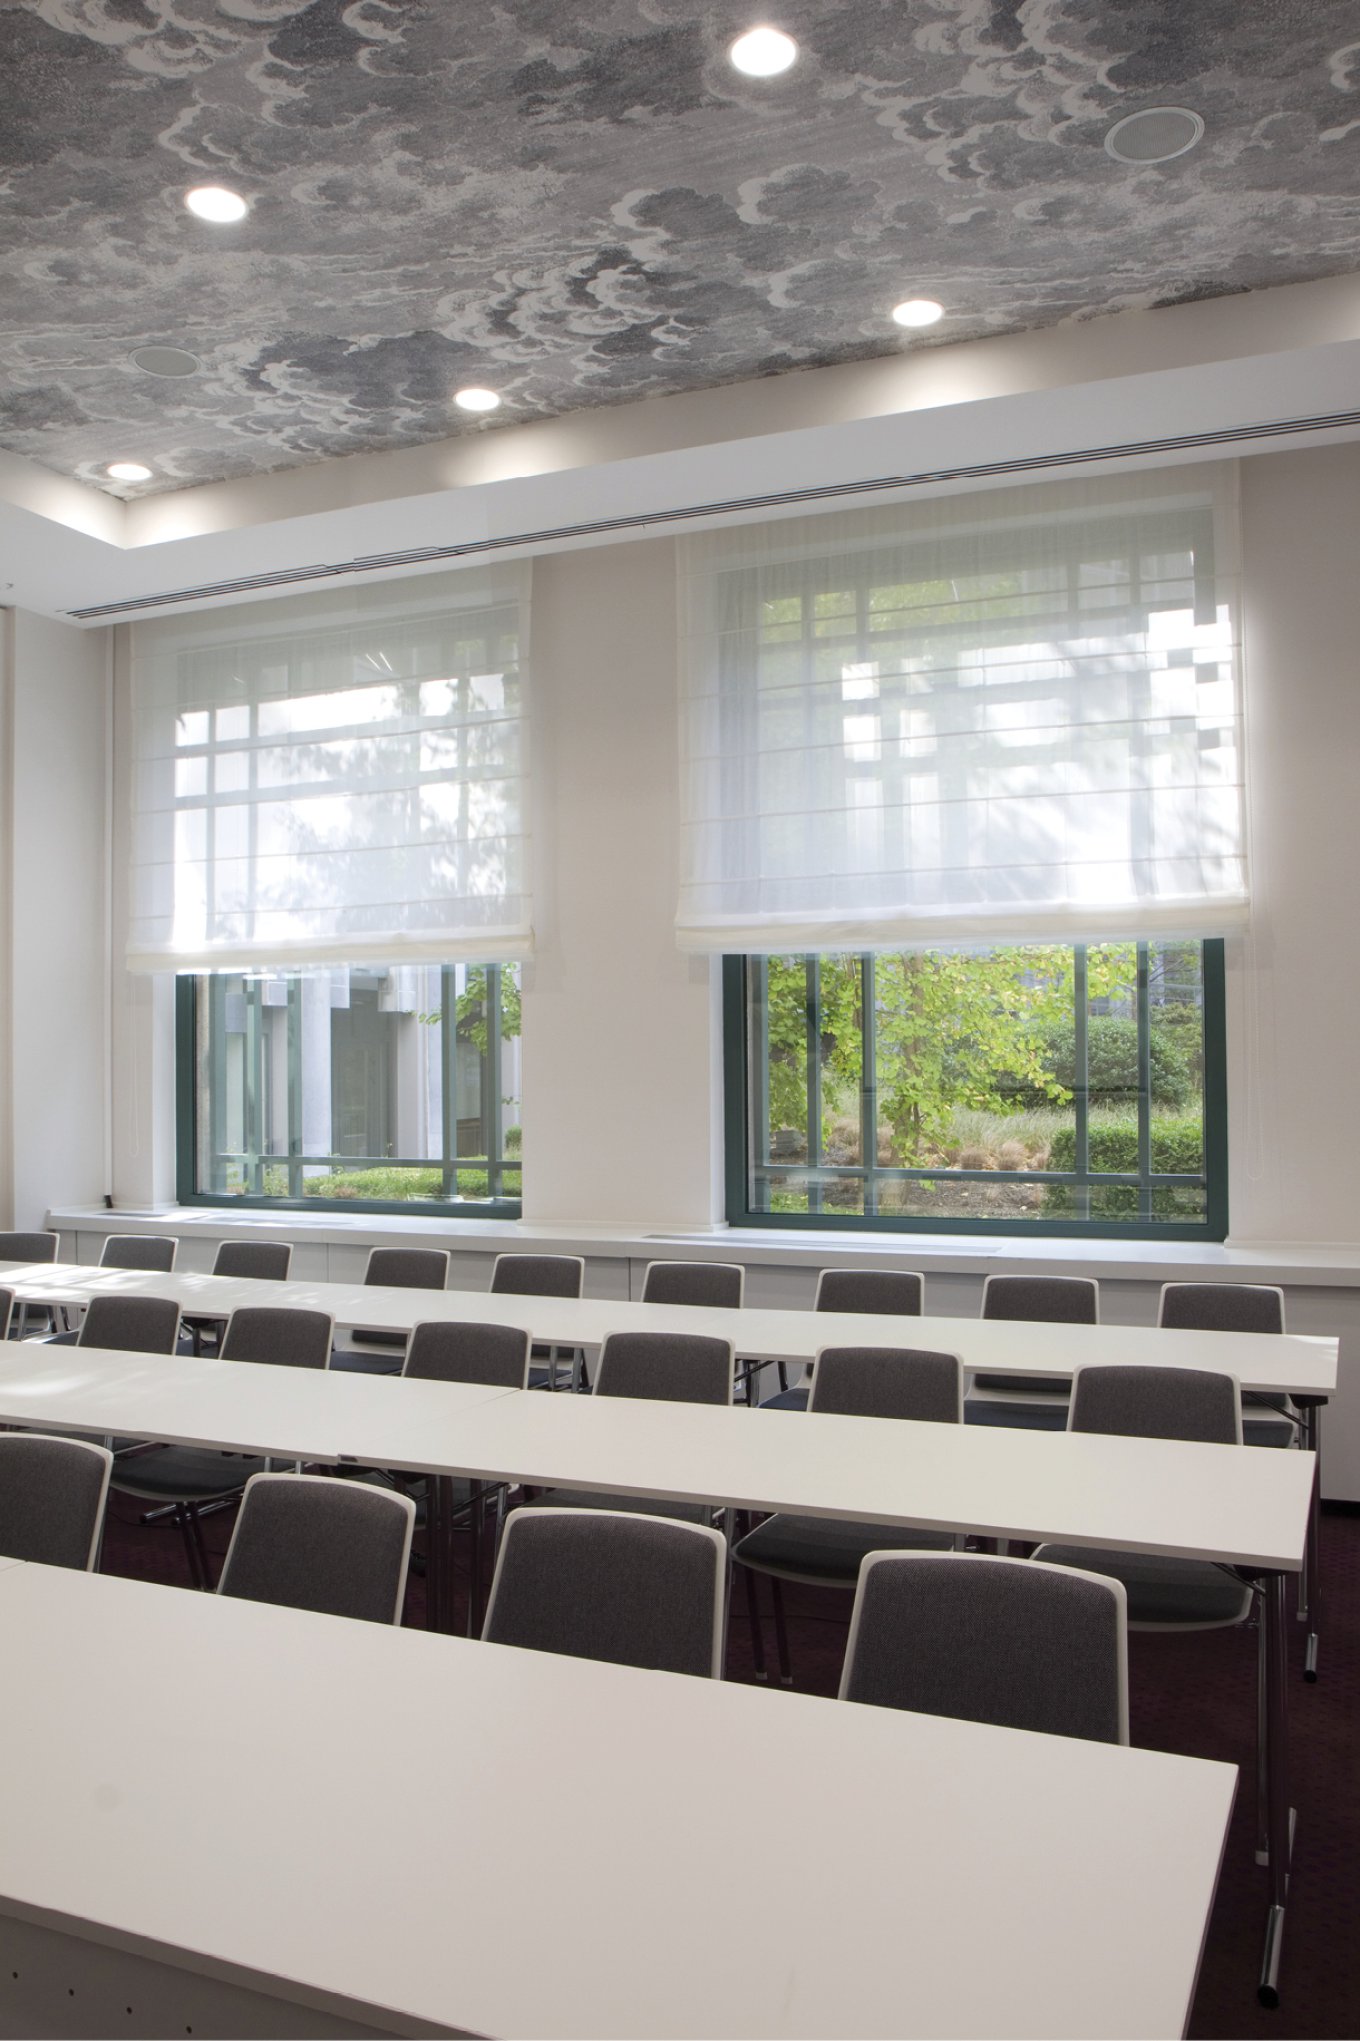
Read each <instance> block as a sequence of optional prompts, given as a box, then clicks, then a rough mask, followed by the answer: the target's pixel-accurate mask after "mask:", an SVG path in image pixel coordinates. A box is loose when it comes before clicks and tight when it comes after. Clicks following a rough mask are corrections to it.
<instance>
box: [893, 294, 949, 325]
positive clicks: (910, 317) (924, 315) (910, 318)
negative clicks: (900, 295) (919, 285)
mask: <svg viewBox="0 0 1360 2041" xmlns="http://www.w3.org/2000/svg"><path fill="white" fill-rule="evenodd" d="M892 315H893V318H894V319H895V320H896V321H897V323H898V325H899V326H933V325H934V324H935V322H936V320H937V319H943V317H944V306H943V305H942V304H940V303H939V302H938V300H937V299H935V298H906V299H904V301H903V302H902V303H901V304H900V305H894V306H893V314H892Z"/></svg>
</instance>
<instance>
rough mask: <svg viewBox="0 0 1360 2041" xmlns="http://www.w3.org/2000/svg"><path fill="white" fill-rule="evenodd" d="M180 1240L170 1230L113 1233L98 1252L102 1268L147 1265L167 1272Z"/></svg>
mask: <svg viewBox="0 0 1360 2041" xmlns="http://www.w3.org/2000/svg"><path fill="white" fill-rule="evenodd" d="M178 1251H179V1242H178V1241H177V1240H176V1239H174V1238H173V1237H172V1236H171V1235H170V1234H168V1233H110V1235H109V1237H108V1239H107V1240H106V1241H105V1242H104V1246H103V1248H102V1250H101V1252H100V1256H99V1266H100V1268H101V1269H146V1270H148V1271H149V1272H150V1273H151V1274H152V1275H158V1276H168V1275H170V1274H172V1272H173V1270H174V1266H175V1256H176V1254H177V1253H178Z"/></svg>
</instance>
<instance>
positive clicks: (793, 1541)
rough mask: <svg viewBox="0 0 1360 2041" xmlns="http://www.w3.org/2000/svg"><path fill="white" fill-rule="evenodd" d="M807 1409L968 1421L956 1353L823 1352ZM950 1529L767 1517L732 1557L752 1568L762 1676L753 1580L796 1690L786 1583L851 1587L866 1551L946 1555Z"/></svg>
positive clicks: (759, 1670) (755, 1617) (758, 1651)
mask: <svg viewBox="0 0 1360 2041" xmlns="http://www.w3.org/2000/svg"><path fill="white" fill-rule="evenodd" d="M808 1408H809V1410H811V1411H813V1412H817V1413H820V1414H822V1415H825V1414H827V1413H828V1412H829V1413H831V1414H832V1415H833V1416H841V1417H887V1418H902V1419H906V1420H908V1421H914V1422H915V1423H918V1424H961V1423H962V1422H963V1363H962V1361H961V1360H960V1359H959V1357H958V1355H957V1354H942V1353H933V1352H929V1351H925V1350H921V1349H918V1348H912V1347H875V1346H862V1347H823V1348H822V1350H821V1352H820V1353H819V1354H818V1356H817V1358H816V1360H815V1362H814V1363H813V1371H812V1389H811V1394H810V1400H809V1404H808ZM953 1545H954V1537H953V1534H952V1533H951V1532H947V1531H913V1530H909V1529H906V1528H904V1529H902V1530H894V1529H893V1528H892V1527H891V1526H889V1525H884V1524H862V1523H855V1522H853V1521H850V1520H845V1519H842V1518H839V1517H800V1516H792V1515H782V1514H781V1515H779V1516H773V1517H767V1518H766V1519H765V1522H764V1523H763V1524H759V1525H758V1526H757V1527H756V1529H755V1530H753V1531H750V1532H748V1534H747V1535H746V1537H744V1538H743V1539H742V1540H741V1542H740V1543H739V1544H738V1545H737V1546H736V1548H735V1550H734V1552H733V1557H734V1559H736V1561H737V1562H738V1564H739V1565H741V1566H742V1567H744V1568H745V1569H746V1595H747V1609H748V1612H749V1614H750V1618H751V1639H752V1646H753V1650H754V1653H755V1662H756V1674H757V1677H758V1678H760V1679H763V1678H764V1677H765V1645H764V1639H763V1636H762V1633H761V1624H760V1613H759V1607H758V1604H757V1600H756V1593H755V1575H756V1574H757V1573H763V1574H767V1575H768V1576H769V1580H770V1590H771V1594H772V1596H773V1600H774V1627H775V1641H776V1644H777V1647H778V1651H779V1677H780V1681H781V1683H782V1684H783V1685H784V1686H790V1685H792V1680H793V1675H792V1670H791V1667H790V1663H789V1642H788V1627H787V1624H786V1623H785V1620H784V1597H783V1593H782V1591H781V1588H780V1582H781V1581H784V1580H793V1581H804V1582H808V1583H811V1584H812V1585H814V1586H817V1587H839V1588H846V1589H853V1588H854V1587H855V1584H856V1582H857V1581H858V1579H859V1572H860V1565H861V1563H862V1561H863V1559H864V1555H865V1553H866V1552H876V1551H884V1550H889V1549H891V1550H893V1551H900V1552H912V1551H930V1552H948V1551H950V1550H952V1549H953Z"/></svg>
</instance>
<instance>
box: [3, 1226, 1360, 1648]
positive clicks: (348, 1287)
mask: <svg viewBox="0 0 1360 2041" xmlns="http://www.w3.org/2000/svg"><path fill="white" fill-rule="evenodd" d="M0 1282H3V1283H4V1284H6V1285H8V1286H9V1287H11V1288H13V1289H14V1291H15V1295H16V1298H17V1299H18V1300H19V1301H21V1302H29V1303H45V1304H60V1305H67V1306H72V1305H75V1306H79V1305H82V1304H87V1303H89V1301H90V1299H91V1298H92V1297H96V1296H109V1295H115V1296H117V1295H124V1296H158V1297H161V1296H163V1297H170V1298H173V1299H174V1300H175V1301H176V1302H177V1303H178V1304H179V1305H180V1307H181V1309H182V1310H183V1311H185V1312H188V1313H190V1314H193V1315H202V1316H204V1317H217V1318H226V1317H227V1316H229V1314H230V1313H231V1312H232V1311H234V1310H235V1309H236V1308H237V1307H238V1306H239V1305H243V1304H276V1305H277V1304H287V1305H292V1306H295V1307H297V1308H302V1309H308V1310H319V1311H327V1312H329V1313H330V1314H331V1316H332V1317H333V1318H334V1319H335V1322H336V1324H337V1325H342V1326H347V1327H349V1328H351V1329H357V1330H361V1331H363V1330H368V1331H374V1332H382V1333H387V1334H393V1333H398V1334H400V1333H407V1332H409V1331H410V1329H411V1327H412V1326H413V1325H416V1324H419V1323H420V1322H421V1320H422V1319H452V1320H468V1319H472V1320H481V1321H484V1322H486V1323H490V1324H498V1325H512V1326H515V1327H517V1328H521V1329H523V1330H524V1331H526V1332H529V1333H531V1334H532V1336H533V1338H534V1339H535V1340H536V1341H538V1342H540V1343H542V1344H545V1345H549V1346H559V1347H579V1348H582V1349H585V1350H587V1351H591V1350H594V1349H596V1348H598V1347H599V1346H600V1344H601V1343H602V1341H603V1340H605V1339H606V1338H607V1337H608V1335H609V1334H610V1333H611V1332H627V1331H656V1332H689V1333H704V1332H707V1333H712V1334H713V1335H714V1336H715V1337H717V1338H720V1339H730V1340H732V1341H733V1342H734V1344H736V1346H737V1349H738V1352H739V1353H740V1354H741V1355H742V1356H743V1357H745V1358H749V1359H750V1360H753V1361H756V1362H760V1363H768V1362H780V1363H785V1364H790V1365H798V1364H800V1363H805V1362H808V1361H811V1360H812V1359H814V1358H815V1356H816V1354H817V1351H818V1349H819V1348H820V1347H823V1346H838V1345H845V1346H858V1345H862V1344H865V1343H867V1342H871V1341H872V1342H881V1343H883V1344H885V1345H895V1346H920V1347H928V1348H934V1349H937V1350H942V1351H945V1352H949V1353H957V1354H958V1355H959V1356H960V1358H961V1359H962V1361H963V1363H964V1365H965V1367H966V1368H968V1369H970V1370H974V1371H976V1370H983V1371H986V1372H988V1373H994V1374H1013V1375H1021V1376H1027V1377H1028V1376H1033V1377H1042V1378H1046V1379H1049V1380H1053V1381H1055V1382H1058V1381H1062V1380H1065V1379H1066V1378H1067V1377H1069V1376H1070V1375H1071V1374H1072V1372H1073V1370H1074V1369H1075V1368H1077V1367H1079V1366H1081V1365H1083V1364H1085V1363H1088V1362H1100V1361H1107V1362H1113V1361H1118V1362H1124V1363H1128V1364H1131V1365H1134V1366H1140V1365H1144V1366H1145V1365H1147V1364H1149V1363H1156V1364H1157V1365H1160V1366H1163V1367H1178V1368H1200V1369H1212V1370H1216V1371H1224V1372H1227V1373H1229V1374H1233V1375H1235V1376H1236V1377H1237V1379H1238V1381H1239V1383H1240V1384H1241V1386H1242V1388H1243V1389H1244V1390H1247V1391H1259V1392H1270V1393H1279V1392H1285V1393H1287V1394H1288V1395H1289V1396H1291V1397H1292V1398H1294V1399H1295V1402H1296V1404H1297V1406H1298V1408H1299V1410H1300V1413H1301V1425H1302V1443H1303V1444H1304V1445H1305V1446H1306V1447H1307V1448H1308V1449H1309V1450H1310V1451H1311V1452H1312V1453H1313V1454H1314V1455H1315V1456H1317V1457H1318V1459H1319V1460H1320V1454H1321V1432H1320V1413H1321V1409H1322V1406H1323V1405H1324V1404H1325V1403H1326V1402H1327V1400H1328V1399H1329V1397H1331V1396H1333V1395H1334V1394H1335V1392H1336V1379H1337V1353H1338V1346H1339V1341H1338V1340H1336V1339H1334V1338H1318V1337H1315V1336H1300V1335H1297V1334H1285V1335H1280V1336H1279V1337H1271V1338H1268V1339H1263V1338H1261V1337H1260V1336H1258V1335H1251V1334H1243V1333H1230V1332H1189V1331H1182V1330H1173V1329H1170V1328H1168V1329H1165V1330H1160V1329H1159V1330H1153V1329H1152V1328H1150V1327H1145V1326H1129V1325H1100V1326H1088V1325H1047V1324H1036V1323H1024V1322H1007V1321H1000V1320H995V1319H992V1320H987V1319H976V1318H972V1319H970V1318H902V1317H894V1316H888V1315H884V1316H877V1315H875V1316H873V1317H871V1318H867V1319H866V1317H865V1316H863V1315H861V1314H857V1313H850V1312H820V1311H818V1312H810V1311H762V1310H748V1309H745V1308H742V1309H720V1308H717V1307H703V1306H688V1305H684V1306H682V1305H666V1304H639V1303H632V1302H627V1301H623V1302H619V1301H615V1302H607V1301H601V1300H599V1299H596V1298H590V1297H584V1298H577V1297H521V1296H509V1297H507V1296H491V1295H489V1294H488V1293H486V1292H485V1291H472V1290H408V1289H392V1288H385V1287H382V1286H379V1285H375V1286H373V1287H369V1286H368V1285H366V1284H362V1283H327V1282H320V1283H303V1282H291V1281H290V1282H287V1283H270V1282H260V1281H258V1280H255V1279H251V1278H246V1277H233V1276H212V1275H201V1274H197V1273H185V1274H180V1275H173V1274H171V1275H164V1274H159V1273H148V1272H145V1271H140V1270H133V1269H103V1268H93V1267H89V1266H86V1265H84V1264H77V1263H59V1262H57V1263H53V1262H48V1263H37V1264H35V1263H32V1262H10V1263H0ZM1320 1507H1321V1490H1320V1482H1319V1485H1318V1489H1317V1491H1316V1492H1315V1494H1314V1500H1313V1508H1312V1512H1311V1515H1310V1519H1309V1534H1308V1544H1307V1550H1306V1554H1305V1563H1304V1567H1303V1568H1302V1570H1301V1572H1300V1577H1299V1595H1298V1602H1299V1617H1300V1620H1302V1621H1306V1622H1307V1625H1308V1637H1307V1646H1306V1651H1305V1659H1304V1678H1305V1679H1306V1680H1310V1681H1311V1680H1315V1679H1316V1677H1317V1672H1318V1659H1319V1637H1320V1629H1321V1565H1320V1544H1319V1538H1320V1523H1319V1518H1320Z"/></svg>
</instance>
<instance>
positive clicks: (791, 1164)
mask: <svg viewBox="0 0 1360 2041" xmlns="http://www.w3.org/2000/svg"><path fill="white" fill-rule="evenodd" d="M1070 947H1071V949H1072V956H1073V968H1072V985H1073V992H1072V1014H1071V1025H1072V1069H1073V1078H1072V1083H1071V1086H1070V1104H1071V1112H1072V1139H1071V1142H1070V1146H1071V1150H1072V1156H1071V1161H1072V1166H1071V1167H1070V1168H1061V1169H1055V1168H1049V1167H1044V1168H1042V1169H1040V1168H1020V1167H1016V1168H1010V1167H1006V1168H1005V1169H1004V1170H1003V1171H1000V1172H998V1170H997V1169H996V1168H995V1167H991V1168H986V1169H982V1168H969V1167H959V1166H955V1165H948V1166H941V1165H940V1164H939V1163H938V1161H937V1162H934V1163H933V1164H932V1163H926V1164H918V1165H913V1164H911V1163H904V1162H899V1161H890V1162H886V1163H885V1162H883V1161H882V1160H881V1159H880V1117H879V1111H880V1105H879V1087H878V1081H877V1054H876V1050H877V1037H878V1032H879V1028H878V1010H879V1003H878V999H877V996H876V992H875V985H876V980H875V977H874V971H875V961H874V957H873V955H872V953H864V954H859V955H856V956H855V957H853V958H847V957H838V958H837V963H838V965H839V966H840V968H841V970H842V973H844V972H845V971H846V969H847V968H849V969H857V970H858V972H859V973H860V974H861V989H860V992H859V998H858V1011H859V1014H860V1016H861V1019H860V1038H859V1044H858V1055H859V1068H858V1084H857V1090H858V1100H857V1105H858V1122H859V1128H858V1155H859V1160H858V1161H857V1162H852V1163H846V1162H844V1161H843V1160H836V1161H833V1162H828V1161H827V1160H826V1159H825V1157H824V1155H823V1153H822V1127H823V1100H822V1084H823V1074H824V1063H825V1055H824V1049H823V1042H824V1018H825V1017H824V1015H823V1012H822V990H823V987H822V971H823V964H824V960H823V959H821V958H818V957H813V956H809V957H805V958H801V959H796V960H791V959H788V958H780V959H777V960H772V959H769V958H763V957H725V958H724V959H723V1018H724V1110H725V1123H726V1174H727V1217H728V1221H729V1223H730V1224H731V1225H734V1226H738V1225H739V1226H752V1227H783V1228H788V1229H790V1230H799V1229H802V1230H810V1229H816V1230H817V1231H820V1232H826V1231H835V1230H843V1231H853V1232H881V1233H925V1232H928V1233H958V1234H988V1233H991V1234H996V1233H1007V1234H1021V1235H1024V1236H1031V1235H1033V1236H1040V1237H1042V1236H1049V1237H1055V1236H1066V1237H1068V1238H1071V1237H1072V1236H1074V1235H1075V1236H1078V1237H1081V1238H1084V1239H1146V1240H1163V1241H1165V1240H1222V1239H1223V1238H1224V1237H1225V1236H1226V1234H1227V1230H1228V1172H1227V1160H1228V1157H1227V1074H1226V1046H1225V1020H1224V1014H1225V1002H1224V966H1223V944H1222V942H1221V941H1219V940H1206V941H1204V942H1203V943H1201V944H1200V945H1199V948H1200V956H1201V974H1200V1013H1201V1018H1202V1038H1201V1039H1202V1112H1203V1140H1202V1144H1201V1148H1200V1156H1199V1161H1200V1167H1199V1168H1198V1169H1172V1168H1169V1167H1166V1166H1165V1165H1163V1166H1161V1167H1154V1163H1155V1162H1156V1161H1157V1160H1158V1157H1157V1155H1156V1152H1155V1151H1156V1148H1157V1147H1158V1145H1159V1143H1158V1141H1157V1138H1156V1137H1157V1132H1158V1130H1157V1124H1156V1121H1155V1119H1154V1115H1153V1108H1152V1091H1153V1086H1152V1056H1153V1031H1152V1022H1151V1004H1150V981H1151V972H1150V961H1149V960H1150V945H1149V944H1148V943H1145V942H1143V943H1138V944H1137V945H1136V946H1135V969H1136V981H1135V987H1134V993H1133V1004H1134V1007H1135V1012H1134V1016H1133V1018H1134V1020H1135V1022H1136V1028H1137V1037H1136V1040H1137V1084H1136V1096H1135V1097H1134V1099H1133V1105H1134V1107H1135V1110H1136V1124H1137V1133H1136V1160H1135V1162H1134V1166H1133V1167H1132V1168H1127V1167H1122V1168H1118V1169H1111V1168H1108V1167H1107V1168H1103V1169H1098V1168H1093V1166H1092V1134H1093V1132H1095V1133H1096V1134H1097V1136H1099V1131H1100V1123H1099V1120H1098V1119H1097V1120H1095V1121H1093V1117H1092V1108H1091V1096H1090V1090H1091V1087H1090V1061H1089V1051H1090V1025H1089V1024H1090V1018H1091V1016H1090V999H1089V997H1088V982H1087V963H1088V956H1089V952H1088V949H1087V947H1086V946H1085V945H1082V944H1076V945H1071V946H1070ZM776 961H777V963H778V964H779V965H780V966H782V967H783V969H784V971H785V973H786V974H787V973H788V972H789V970H790V969H791V968H792V969H794V970H795V971H796V970H798V969H801V972H802V981H801V987H802V999H803V1006H804V1022H803V1026H802V1033H801V1036H800V1037H799V1043H798V1045H795V1046H796V1048H797V1053H798V1054H801V1055H802V1057H803V1058H804V1059H805V1069H804V1070H803V1071H801V1072H800V1073H799V1074H798V1080H797V1081H798V1083H799V1084H800V1085H801V1086H802V1087H803V1099H804V1102H805V1103H804V1116H805V1121H806V1126H805V1130H804V1151H805V1152H804V1153H803V1155H801V1156H799V1157H797V1158H796V1159H790V1158H789V1157H788V1156H787V1155H785V1156H781V1155H779V1154H776V1153H774V1152H773V1144H774V1135H775V1133H776V1132H777V1131H778V1130H776V1129H774V1128H773V1127H772V1124H771V1113H770V1100H769V1071H770V1037H769V1016H770V1006H769V1000H768V997H767V989H768V979H767V973H768V970H769V966H770V964H771V962H776ZM784 983H785V987H786V988H787V986H788V983H789V980H788V977H787V975H786V977H785V980H784ZM864 1017H868V1025H867V1026H865V1025H864ZM782 1053H784V1054H785V1055H786V1056H787V1055H788V1054H789V1053H790V1052H789V1048H788V1045H787V1044H786V1045H784V1048H783V1052H782ZM1099 1145H1100V1144H1099V1139H1098V1140H1097V1146H1099ZM1125 1145H1127V1136H1125ZM866 1158H868V1159H867V1160H866ZM1007 1182H1008V1183H1010V1184H1012V1185H1014V1184H1040V1185H1042V1186H1043V1187H1044V1191H1045V1194H1046V1197H1045V1202H1046V1203H1047V1202H1051V1201H1052V1200H1051V1198H1050V1195H1049V1194H1056V1197H1057V1199H1058V1200H1060V1201H1061V1202H1062V1203H1064V1204H1066V1205H1067V1206H1068V1207H1069V1209H1068V1210H1067V1211H1066V1212H1065V1213H1063V1214H1062V1215H1056V1214H1055V1215H1052V1216H1043V1217H1017V1216H1014V1215H1011V1216H1006V1217H987V1216H981V1215H979V1216H960V1215H958V1214H954V1215H948V1216H941V1215H939V1214H932V1213H922V1214H920V1215H907V1214H903V1213H900V1212H885V1211H883V1210H882V1209H880V1207H881V1204H882V1203H883V1202H884V1192H885V1189H886V1188H887V1187H888V1186H889V1185H892V1186H910V1185H912V1184H921V1185H923V1186H926V1187H927V1189H928V1190H929V1188H930V1187H933V1186H937V1185H939V1184H941V1183H945V1184H948V1185H953V1186H957V1185H965V1184H971V1183H979V1184H983V1185H988V1186H996V1185H998V1184H999V1183H1007ZM781 1186H782V1187H783V1189H784V1193H785V1197H786V1201H788V1202H792V1201H794V1200H795V1199H798V1200H803V1199H805V1202H806V1209H804V1210H787V1209H785V1210H775V1209H773V1205H774V1199H775V1194H776V1192H777V1191H778V1190H779V1189H780V1187H781ZM856 1187H857V1189H858V1196H859V1198H860V1201H861V1204H862V1209H861V1210H857V1211H849V1212H847V1211H845V1210H837V1209H836V1203H835V1199H834V1197H829V1196H828V1193H830V1192H832V1191H833V1189H837V1188H839V1190H840V1196H841V1201H842V1202H843V1201H844V1199H845V1197H846V1195H847V1193H848V1194H849V1195H850V1196H854V1195H856ZM1111 1192H1116V1193H1118V1194H1119V1195H1118V1197H1117V1199H1115V1200H1112V1199H1111V1197H1110V1193H1111ZM1125 1193H1127V1194H1128V1195H1127V1196H1125V1195H1124V1194H1125ZM1177 1193H1190V1194H1191V1196H1192V1198H1200V1199H1202V1212H1201V1214H1200V1215H1199V1216H1176V1215H1175V1206H1176V1204H1177V1196H1176V1194H1177ZM1112 1202H1117V1203H1118V1204H1121V1205H1123V1204H1127V1205H1130V1206H1132V1207H1134V1208H1135V1209H1133V1210H1132V1211H1131V1212H1130V1213H1129V1216H1127V1217H1124V1216H1122V1215H1121V1216H1118V1217H1114V1216H1110V1214H1109V1209H1108V1208H1109V1206H1110V1204H1111V1203H1112ZM1093 1204H1094V1205H1095V1206H1096V1208H1097V1209H1096V1212H1095V1214H1094V1216H1093V1215H1092V1206H1093ZM1102 1205H1103V1206H1105V1208H1106V1209H1105V1211H1104V1212H1102V1211H1101V1210H1100V1209H1099V1208H1100V1207H1101V1206H1102ZM1168 1206H1169V1207H1171V1208H1172V1215H1171V1216H1167V1217H1165V1218H1159V1217H1158V1216H1157V1212H1158V1209H1159V1207H1160V1208H1162V1209H1165V1208H1166V1207H1168Z"/></svg>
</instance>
